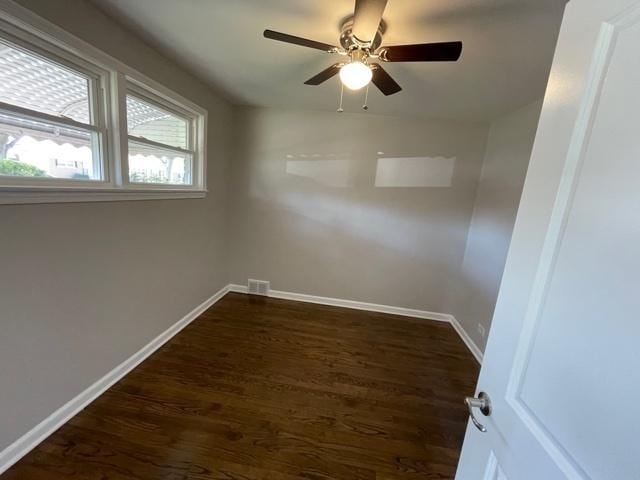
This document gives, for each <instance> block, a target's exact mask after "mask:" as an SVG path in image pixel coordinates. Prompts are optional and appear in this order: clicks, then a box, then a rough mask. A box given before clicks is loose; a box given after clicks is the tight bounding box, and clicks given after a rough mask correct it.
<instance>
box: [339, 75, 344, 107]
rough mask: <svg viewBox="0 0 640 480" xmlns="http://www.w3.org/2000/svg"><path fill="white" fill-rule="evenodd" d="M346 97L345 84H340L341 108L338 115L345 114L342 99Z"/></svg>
mask: <svg viewBox="0 0 640 480" xmlns="http://www.w3.org/2000/svg"><path fill="white" fill-rule="evenodd" d="M343 96H344V84H343V83H342V82H340V106H339V107H338V113H342V112H344V109H343V108H342V97H343Z"/></svg>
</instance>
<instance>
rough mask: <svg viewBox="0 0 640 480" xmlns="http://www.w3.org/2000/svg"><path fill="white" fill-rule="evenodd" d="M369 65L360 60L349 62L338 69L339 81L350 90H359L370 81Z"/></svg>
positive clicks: (371, 74)
mask: <svg viewBox="0 0 640 480" xmlns="http://www.w3.org/2000/svg"><path fill="white" fill-rule="evenodd" d="M372 77H373V72H372V71H371V67H369V66H368V65H366V64H365V63H363V62H360V61H353V62H349V63H347V64H346V65H344V66H343V67H342V68H341V69H340V81H341V82H342V84H343V85H344V86H345V87H347V88H348V89H350V90H360V89H361V88H364V87H366V86H367V85H369V82H371V78H372Z"/></svg>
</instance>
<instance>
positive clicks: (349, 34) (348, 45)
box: [340, 15, 387, 52]
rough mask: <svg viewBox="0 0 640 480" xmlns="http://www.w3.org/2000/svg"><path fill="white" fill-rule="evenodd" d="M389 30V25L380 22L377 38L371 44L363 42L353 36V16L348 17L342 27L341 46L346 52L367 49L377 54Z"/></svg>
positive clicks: (382, 21)
mask: <svg viewBox="0 0 640 480" xmlns="http://www.w3.org/2000/svg"><path fill="white" fill-rule="evenodd" d="M386 29H387V24H386V23H385V21H384V20H381V21H380V25H379V26H378V31H377V32H376V36H375V38H374V39H373V40H372V41H371V43H369V42H363V41H361V40H359V39H358V38H356V37H355V36H354V35H353V15H351V16H349V17H347V18H346V19H345V20H344V21H343V22H342V25H341V26H340V45H342V48H344V49H345V50H346V51H351V50H354V49H357V48H361V49H367V50H369V51H370V52H375V51H376V50H377V49H378V48H379V47H380V45H382V36H383V35H384V32H385V30H386Z"/></svg>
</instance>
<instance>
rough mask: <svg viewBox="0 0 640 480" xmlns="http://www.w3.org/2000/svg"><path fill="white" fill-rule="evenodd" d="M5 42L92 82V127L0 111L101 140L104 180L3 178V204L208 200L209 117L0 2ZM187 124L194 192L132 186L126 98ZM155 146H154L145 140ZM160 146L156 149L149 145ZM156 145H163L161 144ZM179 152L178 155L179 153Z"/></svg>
mask: <svg viewBox="0 0 640 480" xmlns="http://www.w3.org/2000/svg"><path fill="white" fill-rule="evenodd" d="M0 14H2V15H1V17H0V38H2V39H4V40H5V41H7V42H9V43H11V44H14V45H16V46H18V47H20V48H23V49H26V50H27V51H31V52H33V53H34V54H36V55H39V56H42V57H43V58H45V59H48V60H50V61H53V62H54V63H57V64H59V65H61V66H63V67H67V68H69V69H71V70H72V71H75V72H77V73H78V74H79V75H82V76H85V77H87V78H88V79H89V89H90V92H89V94H90V97H91V102H92V104H91V107H92V117H93V118H92V123H93V124H94V125H93V126H87V125H84V124H82V123H78V122H75V121H73V120H70V119H66V118H65V119H60V118H58V117H56V116H52V115H47V114H44V113H42V114H41V113H37V114H36V112H30V111H29V110H27V109H23V108H21V107H16V106H13V105H8V104H5V103H2V102H0V111H4V112H5V113H10V114H17V115H22V116H27V117H29V118H32V117H33V119H34V120H40V121H46V122H50V123H53V124H56V125H60V126H64V127H72V128H73V127H81V128H82V129H83V130H91V131H95V134H96V135H97V136H98V142H97V144H98V145H99V147H98V149H97V150H98V151H97V152H94V157H95V155H96V154H97V155H98V156H99V158H98V159H96V160H94V161H96V162H98V163H99V164H100V166H101V173H102V178H101V179H100V180H70V179H51V178H32V177H8V176H0V204H20V203H58V202H93V201H117V200H151V199H183V198H203V197H204V196H206V192H207V186H206V162H207V159H206V152H207V143H206V133H207V115H208V114H207V111H206V110H205V109H203V108H202V107H200V106H198V105H196V104H195V103H193V102H191V101H189V100H187V99H186V98H184V97H182V96H181V95H179V94H177V93H175V92H173V91H171V90H170V89H168V88H166V87H165V86H163V85H161V84H160V83H158V82H156V81H154V80H152V79H150V78H148V77H146V76H145V75H143V74H141V73H140V72H138V71H137V70H135V69H133V68H131V67H129V66H128V65H125V64H124V63H122V62H120V61H119V60H117V59H115V58H113V57H111V56H110V55H108V54H106V53H104V52H102V51H101V50H98V49H97V48H95V47H93V46H92V45H90V44H88V43H86V42H84V41H83V40H80V39H78V38H77V37H75V36H73V35H71V34H69V33H68V32H66V31H64V30H62V29H61V28H60V27H58V26H56V25H54V24H52V23H51V22H49V21H47V20H45V19H43V18H41V17H39V16H37V15H36V14H34V13H33V12H31V11H29V10H27V9H26V8H24V7H22V6H20V5H18V4H16V3H15V2H13V1H12V0H0ZM127 93H131V94H132V95H134V96H136V97H140V98H141V99H143V100H146V101H148V102H149V103H151V104H153V105H157V106H158V107H159V108H162V109H164V110H167V111H169V112H171V113H172V114H176V115H178V116H180V117H181V118H185V119H186V120H187V121H188V124H189V133H190V138H189V140H188V149H189V150H191V152H190V153H191V154H192V155H193V159H192V182H191V184H190V185H174V184H152V183H131V182H129V172H128V168H129V167H128V141H129V136H128V132H127V111H126V95H127ZM147 142H151V141H147ZM151 143H155V142H151ZM156 146H162V144H158V145H156ZM174 150H180V149H174Z"/></svg>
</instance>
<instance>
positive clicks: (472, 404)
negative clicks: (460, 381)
mask: <svg viewBox="0 0 640 480" xmlns="http://www.w3.org/2000/svg"><path fill="white" fill-rule="evenodd" d="M464 403H465V404H466V405H467V408H468V409H469V416H470V417H471V421H472V422H473V424H474V425H475V426H476V428H477V429H478V430H480V431H481V432H483V433H484V432H486V431H487V427H485V426H484V425H482V424H481V423H480V422H479V421H478V419H477V418H476V417H475V415H474V414H473V409H474V408H477V409H479V410H480V413H482V414H483V415H484V416H485V417H488V416H489V415H491V398H490V397H489V395H487V394H486V393H485V392H480V394H479V395H478V397H477V398H476V397H467V398H465V399H464Z"/></svg>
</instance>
